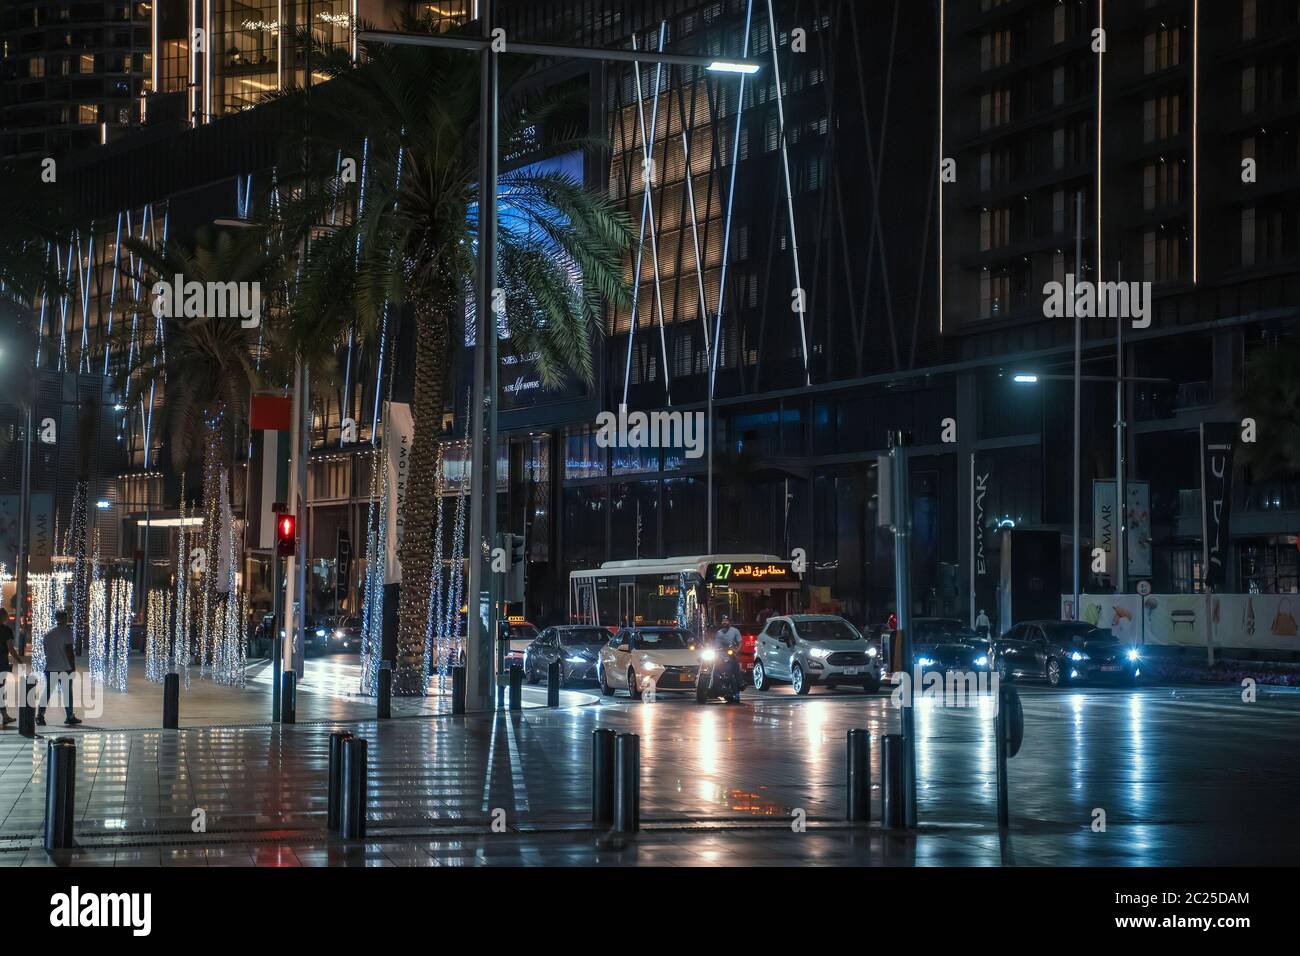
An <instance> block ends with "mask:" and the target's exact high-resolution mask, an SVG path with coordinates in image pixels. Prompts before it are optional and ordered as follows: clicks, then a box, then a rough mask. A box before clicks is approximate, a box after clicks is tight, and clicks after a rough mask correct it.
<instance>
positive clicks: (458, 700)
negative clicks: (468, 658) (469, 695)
mask: <svg viewBox="0 0 1300 956" xmlns="http://www.w3.org/2000/svg"><path fill="white" fill-rule="evenodd" d="M451 712H452V713H453V714H463V713H465V665H464V664H457V665H456V666H455V667H453V668H452V669H451Z"/></svg>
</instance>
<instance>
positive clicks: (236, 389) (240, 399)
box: [114, 228, 292, 663]
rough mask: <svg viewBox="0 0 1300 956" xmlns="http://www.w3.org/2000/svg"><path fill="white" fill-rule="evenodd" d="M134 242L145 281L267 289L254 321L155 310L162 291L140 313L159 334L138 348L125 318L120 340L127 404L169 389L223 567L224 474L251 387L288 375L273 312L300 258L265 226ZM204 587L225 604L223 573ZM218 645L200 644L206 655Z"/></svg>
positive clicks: (173, 433)
mask: <svg viewBox="0 0 1300 956" xmlns="http://www.w3.org/2000/svg"><path fill="white" fill-rule="evenodd" d="M128 245H129V246H130V248H131V251H132V252H133V253H135V255H136V256H137V257H138V259H139V261H140V270H141V275H140V276H139V279H140V282H141V287H142V288H145V289H151V288H152V285H153V283H154V282H155V281H156V280H166V281H168V282H170V281H171V280H172V279H173V278H174V277H175V276H181V277H182V278H183V280H184V282H186V283H189V282H199V283H204V284H207V283H236V284H247V286H246V288H249V289H251V288H252V284H253V283H256V288H257V289H258V291H259V293H264V294H263V295H262V301H261V306H262V308H261V315H260V316H259V323H258V324H257V325H255V326H254V325H248V324H246V323H245V322H242V321H241V320H240V318H239V317H238V316H235V317H231V316H229V315H227V316H219V315H212V314H208V312H207V310H206V309H201V310H198V311H200V312H201V314H197V315H194V314H189V315H186V314H184V313H186V312H192V311H194V310H193V309H189V308H182V306H183V305H184V302H183V301H176V300H173V301H172V303H171V304H172V308H171V309H158V310H157V313H158V314H156V315H152V316H151V315H150V314H149V313H152V312H154V309H153V305H155V304H156V303H157V298H156V297H155V298H154V300H153V301H152V302H151V303H149V306H150V307H149V308H148V309H145V310H144V311H145V313H146V314H145V316H143V317H142V320H143V321H144V322H145V323H153V322H154V321H155V320H156V322H157V323H158V326H157V327H156V329H155V333H154V335H153V336H152V337H150V338H147V339H145V340H144V341H143V342H137V343H136V347H135V348H134V349H132V348H131V347H130V343H129V342H128V341H127V338H128V336H130V335H131V329H132V324H131V323H123V324H122V325H121V326H120V327H119V332H118V333H117V335H118V336H120V340H119V341H118V342H117V343H115V345H114V352H115V353H116V354H119V355H128V354H129V355H131V356H132V357H131V359H130V360H129V361H128V363H127V365H126V367H125V368H123V370H122V371H121V372H120V373H119V375H118V385H119V387H121V388H123V389H124V390H125V392H126V404H127V407H135V406H136V404H137V403H139V402H141V401H143V402H145V403H150V402H151V401H152V397H153V396H154V394H155V393H156V391H157V390H159V389H161V392H162V403H161V414H162V419H161V423H162V424H163V425H164V427H165V428H166V429H167V435H168V441H169V445H170V451H171V460H172V465H173V467H174V469H175V471H176V473H177V474H184V472H185V471H186V469H187V468H188V467H189V465H190V463H191V462H192V461H193V460H194V459H195V458H196V457H197V458H198V459H199V460H200V461H201V464H202V479H203V485H202V487H203V514H204V519H205V520H204V526H205V527H204V537H205V553H206V556H207V559H208V562H209V565H208V567H209V568H210V569H211V570H212V571H213V572H215V570H216V564H215V562H216V561H217V558H218V548H219V539H218V537H217V534H218V531H217V529H218V523H219V516H220V514H221V509H222V501H221V477H222V473H223V472H224V471H226V470H227V469H228V468H229V467H230V466H231V464H232V462H233V459H234V456H233V448H234V441H235V440H236V436H238V435H239V434H240V433H241V430H242V429H243V428H244V427H246V425H247V415H248V409H249V403H250V398H251V396H252V394H253V393H254V392H255V391H257V390H258V388H259V387H260V386H261V385H262V384H263V383H279V382H282V381H284V380H285V378H286V373H285V369H284V363H283V360H282V358H281V356H282V355H283V352H282V350H279V349H276V348H273V347H270V342H269V341H268V339H272V338H273V337H274V336H275V334H276V332H277V329H276V326H275V325H274V324H273V323H272V322H270V321H268V320H269V319H270V318H271V312H272V306H273V305H274V303H275V302H276V299H277V294H276V290H277V289H281V288H283V286H284V277H285V272H286V270H287V269H288V268H289V267H290V263H291V261H292V260H291V257H289V256H287V255H285V253H284V251H283V248H282V246H281V245H280V244H279V242H278V241H277V240H276V239H275V238H274V237H273V236H268V235H267V234H266V233H264V232H263V231H262V230H259V229H239V230H233V231H232V230H214V229H211V228H207V229H200V230H199V231H198V233H197V234H196V236H195V242H194V246H193V248H192V249H188V248H186V247H185V246H183V245H181V244H180V243H178V242H169V243H167V244H166V245H161V244H160V245H154V244H151V243H146V242H142V241H138V240H132V241H130V242H129V243H128ZM142 305H144V304H143V303H136V304H135V307H136V308H139V307H141V306H142ZM205 305H206V303H205ZM136 324H137V325H138V323H136ZM228 487H229V484H228ZM203 589H204V603H203V608H204V611H203V613H204V614H205V616H206V615H207V614H208V613H209V610H208V609H209V608H211V609H213V611H214V612H215V609H216V608H217V606H218V605H217V602H216V590H217V575H216V574H215V573H209V574H205V575H204V576H203ZM204 633H206V628H205V629H204ZM211 650H212V648H211V647H208V648H202V649H200V653H202V654H205V655H206V654H207V653H209V652H210V651H211ZM204 662H205V663H206V662H207V661H206V660H205V661H204Z"/></svg>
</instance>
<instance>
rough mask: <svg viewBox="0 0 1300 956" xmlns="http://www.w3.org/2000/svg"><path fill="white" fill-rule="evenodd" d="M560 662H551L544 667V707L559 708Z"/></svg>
mask: <svg viewBox="0 0 1300 956" xmlns="http://www.w3.org/2000/svg"><path fill="white" fill-rule="evenodd" d="M560 673H561V671H560V662H559V661H551V663H550V664H548V665H547V666H546V706H547V707H559V706H560V684H561V678H560Z"/></svg>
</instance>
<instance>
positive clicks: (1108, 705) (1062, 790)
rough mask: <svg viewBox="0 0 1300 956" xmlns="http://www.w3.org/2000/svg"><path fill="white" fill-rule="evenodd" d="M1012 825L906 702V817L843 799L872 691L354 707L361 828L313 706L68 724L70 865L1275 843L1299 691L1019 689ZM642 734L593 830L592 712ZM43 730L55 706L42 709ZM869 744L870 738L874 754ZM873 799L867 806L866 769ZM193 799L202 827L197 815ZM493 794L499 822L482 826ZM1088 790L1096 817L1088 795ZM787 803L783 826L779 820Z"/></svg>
mask: <svg viewBox="0 0 1300 956" xmlns="http://www.w3.org/2000/svg"><path fill="white" fill-rule="evenodd" d="M1022 693H1023V697H1024V704H1025V713H1026V739H1025V745H1024V747H1023V749H1022V751H1021V753H1020V754H1019V755H1018V756H1017V757H1016V758H1015V759H1014V760H1013V761H1012V762H1011V772H1010V779H1011V801H1012V804H1011V805H1012V823H1013V825H1012V827H1011V830H1010V832H1009V833H1008V834H1006V835H1002V836H1000V835H999V834H998V832H997V830H996V829H995V828H994V827H992V826H991V824H992V822H993V819H994V792H993V791H994V788H993V774H994V766H993V745H992V739H991V721H990V719H988V715H987V713H983V712H981V711H979V710H976V709H961V710H954V709H947V710H941V709H934V708H922V709H921V711H920V713H919V716H918V727H919V730H920V733H921V742H920V745H919V747H918V753H917V758H918V778H919V782H920V816H921V822H922V824H923V825H922V827H921V829H920V830H919V831H918V832H917V833H915V834H913V835H911V836H906V837H903V836H895V835H892V834H889V833H886V832H884V831H881V830H880V829H879V828H878V827H877V826H874V825H873V826H870V827H848V826H846V825H844V824H843V823H841V822H840V821H841V820H842V817H843V803H844V801H843V792H844V791H843V780H844V749H845V748H844V737H845V732H846V731H847V729H849V728H850V727H855V726H861V727H867V728H868V729H870V730H871V731H872V733H873V735H875V736H878V735H879V734H882V733H885V732H891V731H893V730H894V729H895V728H894V724H895V720H896V717H895V711H894V710H893V709H892V708H891V707H890V706H889V704H888V699H887V697H885V696H883V695H878V696H874V697H864V696H855V695H848V694H843V695H840V694H826V695H824V696H823V695H821V693H820V692H819V694H818V695H816V696H813V697H811V698H794V697H792V696H789V695H786V694H780V693H778V694H765V695H758V694H756V693H754V692H753V691H749V692H747V693H746V696H745V702H744V703H743V704H742V705H741V706H738V707H735V706H732V707H729V706H726V705H721V704H718V705H711V706H707V707H699V706H697V705H695V704H694V703H693V702H690V701H686V700H681V699H678V700H670V699H668V698H667V695H664V696H663V697H661V699H660V701H659V702H657V703H654V704H631V703H629V702H628V701H626V700H625V699H624V698H619V699H617V700H616V701H615V702H613V703H611V702H609V701H604V702H602V703H601V704H600V705H599V706H577V707H569V708H565V709H561V710H556V711H548V710H545V709H534V710H526V711H524V712H523V713H517V714H514V715H509V714H500V715H496V716H476V717H469V718H453V717H428V718H410V719H401V720H392V721H387V722H384V723H383V724H382V725H379V724H376V723H375V722H373V721H368V720H363V721H354V722H350V723H348V724H347V725H346V726H347V729H349V730H350V731H351V732H353V733H354V734H359V735H361V736H364V737H366V738H367V739H368V740H369V741H370V761H371V776H370V788H371V790H370V804H369V815H368V819H369V833H368V836H367V840H366V841H364V842H356V843H344V842H343V841H340V840H339V839H337V838H335V837H333V836H330V835H328V834H327V833H326V830H325V828H324V812H325V802H326V781H325V767H326V763H327V760H326V747H327V742H328V734H329V731H330V729H331V728H332V726H333V725H332V724H329V723H323V724H319V725H301V724H300V725H297V726H292V727H271V726H265V725H263V726H242V727H212V728H194V729H188V730H186V729H182V730H181V731H179V732H162V731H121V732H114V731H110V732H92V733H85V734H81V735H79V737H78V747H79V752H78V775H77V807H78V825H77V839H78V842H79V846H80V847H81V849H79V850H78V851H76V852H75V853H74V854H72V855H71V856H70V857H69V858H67V859H61V860H60V861H59V862H68V863H72V864H75V865H99V866H106V865H145V866H156V865H161V866H194V865H197V866H203V865H207V866H222V865H236V866H250V865H254V864H257V865H280V866H295V865H304V866H323V865H335V864H337V865H348V866H388V865H443V866H457V865H476V864H482V863H500V864H515V865H518V864H564V863H573V864H582V865H596V864H614V865H630V864H638V863H640V864H646V863H653V864H659V865H722V864H740V863H749V864H757V863H763V864H777V865H780V864H793V863H826V864H830V863H885V864H891V863H897V864H909V863H917V864H930V863H947V864H958V865H967V864H969V865H996V864H999V863H1014V864H1030V865H1108V864H1118V865H1127V864H1166V865H1184V864H1226V863H1265V864H1267V863H1284V862H1293V861H1294V860H1295V859H1297V858H1298V855H1300V832H1298V831H1297V830H1296V828H1292V827H1279V826H1277V821H1280V820H1290V819H1292V815H1293V810H1294V807H1295V805H1296V802H1297V797H1300V759H1297V758H1300V735H1297V733H1296V730H1297V727H1298V726H1300V724H1298V723H1297V717H1298V716H1300V695H1297V694H1295V693H1293V692H1290V691H1288V690H1285V689H1262V690H1261V695H1262V696H1261V699H1260V700H1259V702H1257V703H1253V704H1244V703H1242V702H1241V701H1240V698H1239V696H1238V695H1237V693H1236V692H1235V691H1233V690H1232V689H1231V688H1225V689H1206V688H1196V689H1174V688H1143V689H1140V690H1107V689H1098V690H1087V691H1069V692H1064V693H1053V692H1047V691H1045V690H1037V689H1029V688H1025V689H1023V690H1022ZM596 727H612V728H614V729H616V730H619V731H631V732H635V733H638V734H639V735H640V737H641V764H642V781H643V784H642V818H643V826H644V829H643V831H642V832H641V833H640V834H639V835H637V836H635V837H633V838H630V839H622V840H620V839H617V838H614V837H612V836H610V835H608V834H603V833H596V832H593V831H592V830H591V829H590V827H589V826H587V820H588V817H589V789H588V786H589V780H588V778H589V766H590V735H591V731H592V730H593V729H594V728H596ZM50 730H51V732H54V731H55V730H56V728H50ZM43 756H44V745H43V742H38V743H37V745H36V746H33V745H32V743H31V742H29V741H24V740H22V739H21V738H18V737H17V736H16V735H15V734H14V732H13V731H12V730H10V731H8V732H6V733H5V734H3V735H0V865H9V866H13V865H47V864H49V863H50V862H52V861H50V860H49V859H48V857H47V856H46V854H45V853H44V851H43V850H41V849H40V847H39V840H38V839H36V835H37V834H38V833H39V830H40V827H41V821H42V818H43V803H42V798H43V793H44V760H43ZM879 760H880V750H879V746H878V745H877V742H876V741H875V740H873V748H872V773H873V778H874V779H876V780H878V779H879V770H880V768H879ZM875 798H876V800H875V804H876V805H875V806H874V808H873V813H874V814H875V815H876V816H877V817H878V814H879V791H878V789H877V790H876V791H875ZM196 809H202V810H203V811H204V812H205V814H206V825H207V832H206V833H204V834H195V833H193V832H192V828H191V824H192V822H193V814H194V811H195V810H196ZM497 809H500V810H503V811H504V814H505V816H504V820H505V824H506V827H505V829H506V832H503V833H494V832H492V830H491V823H492V811H494V810H497ZM1096 809H1101V810H1104V811H1105V813H1106V822H1107V827H1106V830H1105V832H1094V830H1093V828H1092V827H1091V824H1092V822H1093V819H1094V810H1096ZM796 810H802V811H804V814H805V815H806V817H807V819H808V821H809V823H808V827H807V830H806V832H795V829H794V828H793V827H792V820H793V819H794V814H795V811H796Z"/></svg>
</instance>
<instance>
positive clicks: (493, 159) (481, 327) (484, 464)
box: [465, 0, 497, 711]
mask: <svg viewBox="0 0 1300 956" xmlns="http://www.w3.org/2000/svg"><path fill="white" fill-rule="evenodd" d="M493 5H494V3H493V0H483V3H482V6H481V10H480V20H481V27H482V31H483V37H484V39H485V40H486V39H490V38H491V36H492V24H493V16H492V14H493V9H492V8H493ZM480 66H481V71H480V88H479V116H480V130H479V134H480V135H479V210H478V216H479V237H478V241H479V248H478V277H477V283H476V289H475V309H474V313H475V316H474V319H475V321H474V325H475V337H474V344H475V348H474V383H473V391H472V393H471V394H472V397H471V399H470V404H471V406H472V408H471V410H470V415H471V424H470V433H471V435H472V436H473V446H472V449H471V456H470V502H471V506H472V507H471V509H470V529H469V542H468V544H467V552H468V558H469V597H468V603H469V606H470V611H469V614H468V615H467V617H468V620H467V622H466V623H467V637H468V638H469V648H468V653H467V654H466V655H465V664H466V668H467V673H466V675H465V677H466V688H465V690H466V709H467V710H471V711H475V710H486V709H487V708H488V707H489V706H490V705H491V701H492V685H493V684H494V683H495V680H494V676H493V662H492V648H493V644H494V637H495V634H494V631H493V630H492V626H491V621H492V620H494V619H495V612H494V611H493V609H492V602H491V596H490V595H489V601H488V609H487V610H488V613H487V614H486V615H484V613H483V605H482V595H483V592H484V590H485V588H484V584H485V583H486V581H485V579H484V573H485V571H487V567H486V564H485V562H484V560H483V539H484V536H485V535H486V534H492V533H493V532H495V530H496V528H495V519H496V508H495V503H496V448H495V444H494V446H493V447H492V448H491V449H490V453H488V454H487V457H486V460H485V458H484V453H485V451H488V449H485V445H486V440H485V439H487V438H488V437H489V434H490V433H494V432H495V430H496V429H495V427H494V426H492V424H491V422H490V420H491V419H494V418H495V401H494V399H495V395H493V396H490V397H489V396H488V395H486V394H485V393H486V392H487V388H488V378H489V375H490V374H491V372H493V371H494V370H495V365H496V361H495V356H494V355H493V356H492V357H491V358H489V355H488V353H489V352H493V353H495V349H494V348H493V347H492V345H491V344H489V341H491V342H492V343H493V344H494V343H495V340H496V329H495V326H494V320H493V318H492V312H491V309H492V290H493V289H494V288H495V287H496V220H497V156H496V152H497V62H496V54H495V53H493V52H492V50H491V47H490V46H489V47H488V48H487V49H486V50H484V51H483V52H482V53H481V54H480ZM489 361H491V363H492V366H493V368H489V366H488V362H489ZM492 378H493V380H495V376H492ZM489 398H490V399H492V400H493V407H492V411H491V413H487V414H485V413H486V412H487V410H486V409H485V402H486V401H488V400H489ZM492 437H493V438H494V437H495V436H494V435H493V436H492ZM489 499H490V501H491V505H492V506H491V507H489Z"/></svg>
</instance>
